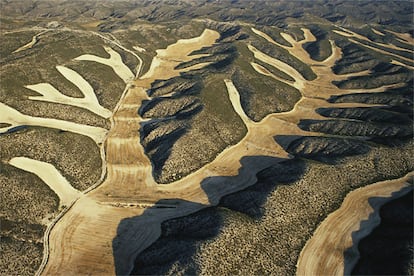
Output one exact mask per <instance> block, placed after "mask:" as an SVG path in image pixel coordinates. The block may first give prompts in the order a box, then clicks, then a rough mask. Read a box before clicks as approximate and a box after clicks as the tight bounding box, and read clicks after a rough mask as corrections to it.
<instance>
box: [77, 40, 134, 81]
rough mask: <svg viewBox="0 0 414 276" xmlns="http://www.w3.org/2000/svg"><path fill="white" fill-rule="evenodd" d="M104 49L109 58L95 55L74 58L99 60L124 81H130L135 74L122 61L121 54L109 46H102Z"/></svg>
mask: <svg viewBox="0 0 414 276" xmlns="http://www.w3.org/2000/svg"><path fill="white" fill-rule="evenodd" d="M104 48H105V51H106V52H107V53H108V54H109V58H102V57H98V56H95V55H89V54H87V55H82V56H79V57H77V58H75V60H86V61H94V62H99V63H102V64H105V65H108V66H110V67H111V68H112V69H113V70H114V72H115V74H117V75H118V76H119V77H120V78H121V79H122V80H123V81H124V82H125V83H128V82H130V81H132V80H133V79H134V78H135V76H134V74H133V73H132V72H131V70H130V69H129V68H128V66H126V65H125V64H124V63H123V62H122V58H121V55H120V54H119V53H118V52H115V51H114V50H113V49H112V48H111V47H108V46H104Z"/></svg>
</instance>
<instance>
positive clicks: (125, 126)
mask: <svg viewBox="0 0 414 276" xmlns="http://www.w3.org/2000/svg"><path fill="white" fill-rule="evenodd" d="M302 30H303V32H304V37H305V38H304V39H303V40H301V41H296V40H294V39H293V37H292V36H290V35H288V34H284V33H282V37H283V38H284V39H285V40H286V41H288V42H289V43H290V44H291V46H290V47H288V46H284V45H281V44H278V43H277V42H275V41H274V40H272V39H271V38H270V37H269V36H268V35H266V34H265V33H263V32H260V31H258V30H256V29H253V32H254V33H255V34H257V35H259V36H262V37H263V38H265V39H267V40H268V42H270V43H272V44H275V45H277V46H278V47H282V48H284V49H286V50H287V51H288V52H289V53H290V54H291V55H292V56H294V57H296V58H297V59H299V60H301V61H303V62H304V63H306V64H308V65H309V66H310V67H311V69H312V70H313V71H314V73H315V74H316V75H317V78H316V79H314V80H312V81H309V80H306V79H305V78H304V77H303V76H302V74H301V73H299V72H298V71H297V70H296V69H295V68H293V67H292V66H290V65H289V64H287V63H285V62H283V61H281V60H278V59H276V58H272V57H270V56H268V55H266V54H264V53H263V52H260V51H259V50H258V49H256V48H254V47H253V46H249V50H250V51H251V52H252V53H253V54H254V57H255V58H256V59H258V60H260V61H262V62H264V63H266V64H268V65H270V66H273V67H276V68H277V69H279V70H280V71H282V72H284V73H286V74H288V75H289V76H291V77H292V78H293V79H294V81H293V82H289V81H283V82H284V83H285V84H288V85H290V86H293V87H295V88H297V89H299V90H300V92H301V94H302V99H301V100H300V101H298V102H297V104H296V105H295V107H294V109H293V110H291V111H289V112H284V113H279V114H270V115H268V116H266V117H265V118H264V119H263V120H261V121H260V122H253V121H252V120H250V118H249V117H248V116H247V115H246V113H245V112H244V110H243V108H242V106H241V103H240V95H239V92H238V91H237V89H236V87H235V86H234V85H233V83H232V81H231V80H227V79H226V80H223V81H224V82H225V85H226V88H227V91H228V96H229V99H230V101H231V103H232V106H233V108H234V110H235V112H236V113H237V114H238V115H239V116H240V117H241V119H242V120H243V122H244V124H245V125H246V127H247V130H248V131H247V134H246V136H245V137H244V138H243V139H242V140H241V141H240V142H239V143H237V144H236V145H234V146H231V147H228V148H227V149H225V150H224V151H223V152H221V153H220V154H219V155H218V156H217V157H216V158H215V159H214V160H213V161H212V162H210V163H209V164H207V165H205V166H204V167H202V168H201V169H199V170H197V171H196V172H194V173H192V174H190V175H188V176H186V177H184V178H182V179H180V180H178V181H176V182H173V183H170V184H169V185H159V184H157V183H156V182H155V180H154V178H153V175H152V166H151V162H150V160H149V159H148V157H147V155H146V154H145V152H144V149H143V147H142V145H141V143H140V133H139V130H140V127H141V125H140V123H142V122H144V119H142V118H141V117H139V115H138V114H137V110H138V109H139V108H140V107H141V103H142V101H143V100H148V99H150V98H149V96H148V95H147V93H146V90H147V89H148V88H150V84H151V83H152V82H153V81H154V80H156V79H169V78H171V77H174V76H178V75H179V74H180V72H185V71H189V70H193V69H196V68H201V67H203V66H206V65H207V64H208V63H201V64H198V65H196V66H192V67H188V68H185V69H178V70H176V69H174V68H175V67H176V66H177V65H178V64H180V63H182V62H187V61H191V60H193V59H196V58H199V57H202V56H204V55H193V56H190V55H189V54H190V53H191V52H193V51H195V50H199V49H201V48H203V47H208V46H211V45H213V44H214V43H215V42H216V40H217V39H218V38H219V34H218V33H217V32H215V31H212V30H208V29H206V30H205V31H204V32H203V33H202V34H201V35H200V36H199V37H195V38H192V39H185V40H179V41H177V42H176V43H175V44H172V45H170V46H168V47H167V48H166V49H161V50H158V51H157V56H156V57H154V59H153V61H152V63H151V66H150V69H149V70H148V72H147V73H145V74H144V75H142V77H141V78H139V79H135V80H134V78H135V76H134V75H133V73H132V72H131V70H130V69H129V68H128V67H127V66H126V65H125V64H124V63H123V62H122V59H121V56H120V55H119V53H117V52H115V51H114V50H113V49H111V48H109V47H105V50H106V52H107V53H108V54H109V55H110V57H109V58H102V57H98V56H94V55H90V54H87V55H82V56H80V57H78V58H76V60H78V61H90V62H98V63H102V64H105V65H108V66H110V67H111V68H112V69H113V71H114V72H115V73H116V74H117V75H118V76H119V77H120V78H121V79H122V80H123V81H124V82H125V84H126V88H125V92H124V94H123V96H122V97H121V100H120V102H119V103H118V104H117V106H116V108H115V110H114V112H113V113H112V116H111V117H110V119H111V122H112V126H111V129H110V131H109V132H107V131H106V130H104V129H100V128H96V127H92V126H86V125H80V124H75V123H71V122H66V121H60V120H54V119H47V118H38V117H32V116H27V115H24V114H22V113H20V112H18V111H16V110H14V109H12V108H10V107H8V106H6V105H4V104H0V114H1V115H0V119H1V120H0V122H5V123H7V124H9V125H10V126H8V127H6V128H4V129H3V130H4V131H7V130H9V129H10V128H11V127H15V126H20V125H40V126H45V127H51V128H57V129H62V130H67V131H72V132H75V133H79V134H82V135H85V136H88V137H90V138H92V139H93V140H94V141H95V142H96V143H97V144H98V145H102V144H104V147H105V148H104V149H105V153H106V158H105V161H106V162H105V164H104V165H103V166H104V167H105V168H106V171H107V176H106V179H105V181H104V182H103V183H102V184H101V185H100V186H98V187H97V188H96V189H91V190H90V191H88V193H84V194H82V195H80V194H79V192H77V191H76V190H75V191H74V190H71V189H70V188H69V186H70V185H69V183H66V182H65V181H64V180H63V179H61V178H60V177H59V174H58V172H57V171H55V170H53V168H51V167H49V169H50V170H51V171H53V172H54V173H53V174H52V176H50V177H52V178H48V177H46V176H44V175H43V174H42V173H41V168H44V167H45V166H46V167H47V166H48V165H45V164H40V163H36V162H33V161H28V160H26V159H15V160H12V161H11V164H12V165H15V166H18V167H20V168H22V169H25V170H27V171H31V172H33V173H35V174H37V175H39V176H40V177H41V178H42V179H43V180H44V181H45V182H46V183H47V184H48V185H49V186H50V187H51V188H52V189H53V190H55V191H56V193H57V194H58V195H59V197H60V198H61V200H62V202H65V203H67V202H72V203H71V204H69V205H68V207H67V208H66V209H65V210H64V212H63V213H62V214H61V216H60V217H59V220H56V221H55V222H56V223H55V224H53V228H51V227H50V228H49V231H50V230H51V231H50V236H49V231H48V232H47V237H46V239H48V241H49V246H47V245H46V251H45V252H46V253H45V259H44V262H43V265H42V266H41V268H40V269H39V272H43V273H44V274H45V275H49V274H50V275H58V274H65V275H66V274H114V273H115V260H116V261H117V263H116V265H117V267H118V269H117V271H116V273H118V274H127V273H129V272H130V271H131V269H132V266H133V262H134V260H135V258H136V256H137V254H138V253H139V252H140V251H142V250H143V249H145V248H146V247H148V246H149V245H150V244H151V243H153V242H154V241H155V240H156V239H157V238H158V237H159V235H160V231H161V230H160V225H161V223H162V222H163V221H165V220H167V219H170V218H175V217H179V216H184V215H188V214H191V213H193V212H195V211H197V210H199V209H201V208H204V207H206V206H210V205H216V204H217V203H218V202H219V200H220V198H222V197H223V196H224V195H227V194H230V193H233V192H236V191H240V190H241V189H244V188H246V187H248V186H250V185H253V184H254V183H256V181H257V179H256V173H257V172H259V171H261V170H263V169H265V168H267V167H269V166H270V165H273V164H275V163H277V162H280V161H284V160H286V159H289V158H291V156H290V155H289V154H288V153H287V152H286V151H285V150H284V149H283V147H282V146H281V145H279V144H277V143H275V141H274V136H277V135H288V136H292V135H298V136H305V135H306V136H320V135H322V134H321V133H314V132H308V131H304V130H302V129H300V128H299V127H298V125H297V123H298V122H299V120H301V119H322V117H321V115H319V114H317V113H316V112H315V109H317V108H320V107H369V106H375V105H367V104H356V103H355V104H335V103H328V102H327V101H325V100H326V99H328V98H330V97H331V96H334V95H344V94H349V93H358V92H362V91H360V90H358V89H339V88H338V87H336V86H335V85H334V84H333V83H332V81H334V80H336V81H337V80H344V79H347V78H350V77H352V76H356V75H368V74H370V72H369V71H362V72H357V73H353V74H348V75H336V74H334V73H333V71H332V67H333V66H334V64H335V62H336V61H338V60H340V59H341V58H342V50H341V49H340V48H339V47H338V46H336V45H335V43H334V42H333V41H331V42H330V43H331V48H332V54H331V56H330V57H328V58H326V59H325V60H323V61H315V60H313V59H312V58H311V57H310V56H309V54H308V53H307V52H306V51H305V50H304V49H303V45H304V44H305V43H307V42H312V41H315V40H316V38H315V36H314V35H313V34H312V33H311V32H310V31H309V30H308V29H302ZM339 34H340V33H339ZM355 43H357V42H355ZM358 43H360V42H358ZM364 46H366V45H364ZM366 47H371V46H366ZM375 49H377V48H375ZM381 51H383V50H381ZM387 54H389V55H395V54H392V53H389V52H387ZM399 58H400V60H404V59H403V58H402V57H400V56H399ZM251 65H252V66H253V68H254V69H255V70H256V71H257V72H258V73H260V74H264V75H266V76H269V77H273V78H276V79H278V80H280V78H278V77H276V76H274V75H273V74H272V73H270V72H269V71H267V70H265V69H264V68H263V67H261V66H259V65H258V64H257V63H254V62H252V63H251ZM141 66H142V62H141ZM406 66H408V65H406ZM58 70H59V71H60V72H61V73H62V74H63V75H64V76H65V77H66V78H67V79H68V80H70V81H72V82H74V83H75V82H76V83H77V86H78V88H79V89H80V90H81V91H82V92H83V94H84V96H85V98H82V99H79V100H74V99H73V98H71V99H66V98H62V97H64V96H63V95H61V94H60V92H59V91H57V90H56V89H53V87H50V86H47V85H46V84H40V86H39V85H38V86H31V87H29V88H30V89H33V90H35V91H37V92H39V93H41V94H42V95H43V96H40V97H37V98H32V99H34V100H47V101H55V102H59V101H66V104H72V105H75V106H76V105H77V106H79V107H82V108H86V109H90V110H91V111H94V112H95V113H96V112H99V114H101V115H102V116H103V117H108V116H109V115H110V114H109V113H108V112H107V111H103V110H98V109H100V107H99V106H100V105H99V103H98V102H97V100H96V96H94V95H92V94H94V92H93V89H92V90H91V87H90V86H89V84H88V83H86V81H84V80H83V79H82V78H81V77H80V76H78V75H77V73H76V72H74V71H73V70H70V69H67V68H65V67H58ZM138 72H140V69H139V70H138ZM131 84H133V85H131ZM399 86H401V84H395V85H391V86H389V85H388V86H382V87H379V88H375V89H365V90H364V91H363V92H365V93H367V92H372V93H376V92H381V91H385V90H386V89H389V88H394V87H399ZM40 98H41V99H40ZM68 98H69V97H68ZM97 114H98V113H97ZM252 156H262V157H267V158H261V159H260V161H257V159H254V158H248V157H252ZM19 162H20V163H19ZM220 176H234V177H232V178H227V179H226V185H222V182H221V181H222V179H221V178H220ZM54 181H55V182H56V183H55V184H51V182H54ZM58 183H60V184H58ZM56 185H57V186H56ZM68 185H69V186H68ZM390 188H391V189H392V190H389V192H392V191H395V190H398V189H399V188H400V186H396V187H393V188H392V187H390ZM394 188H395V189H394ZM163 199H174V200H173V201H170V202H169V203H168V202H167V203H165V204H164V203H157V202H159V201H160V200H163ZM61 204H63V203H61ZM157 207H168V208H157ZM364 210H365V209H364V208H363V209H362V210H359V209H358V210H357V212H359V211H361V212H362V213H361V214H363V213H364V212H365V211H364ZM125 219H129V220H125ZM341 231H342V230H341ZM315 235H316V234H315ZM321 236H322V237H323V236H324V235H323V234H322V235H321ZM324 245H326V244H323V245H322V246H324ZM327 252H329V251H327ZM306 258H307V257H303V259H306ZM333 262H335V263H334V265H333V266H341V265H342V266H343V262H342V263H341V261H338V260H334V261H333ZM318 272H319V271H318ZM320 272H321V273H322V274H326V273H325V272H324V271H320Z"/></svg>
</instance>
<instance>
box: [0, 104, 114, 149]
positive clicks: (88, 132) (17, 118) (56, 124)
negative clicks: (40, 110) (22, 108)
mask: <svg viewBox="0 0 414 276" xmlns="http://www.w3.org/2000/svg"><path fill="white" fill-rule="evenodd" d="M0 122H2V123H6V124H9V125H10V126H8V127H5V128H0V134H1V133H5V132H8V131H9V130H11V129H12V128H15V127H19V126H40V127H49V128H54V129H60V130H64V131H70V132H73V133H77V134H81V135H85V136H88V137H89V138H91V139H92V140H94V141H95V142H96V143H97V144H101V143H103V141H104V139H105V136H106V134H107V132H108V131H107V130H106V129H104V128H100V127H94V126H88V125H82V124H77V123H73V122H68V121H64V120H57V119H51V118H41V117H34V116H29V115H25V114H22V113H20V112H19V111H17V110H15V109H13V108H11V107H9V106H8V105H5V104H3V103H0Z"/></svg>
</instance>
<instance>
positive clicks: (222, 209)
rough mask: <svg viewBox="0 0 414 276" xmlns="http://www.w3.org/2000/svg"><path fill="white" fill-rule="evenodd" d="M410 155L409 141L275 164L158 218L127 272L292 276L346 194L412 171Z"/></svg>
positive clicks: (136, 273)
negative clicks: (197, 206)
mask: <svg viewBox="0 0 414 276" xmlns="http://www.w3.org/2000/svg"><path fill="white" fill-rule="evenodd" d="M413 154H414V152H413V144H412V143H408V144H405V145H404V146H402V147H400V148H399V149H396V148H387V147H382V146H377V147H374V148H372V149H371V151H370V152H369V153H366V154H362V155H359V156H357V157H347V158H340V162H338V163H337V164H327V163H322V162H313V161H306V160H301V159H299V158H297V159H296V158H295V159H293V160H290V161H287V162H283V163H280V164H276V165H274V166H272V167H269V168H268V169H265V170H263V171H262V172H260V173H258V174H257V178H258V181H257V183H256V184H254V185H253V186H251V187H249V188H247V189H246V190H243V191H240V192H237V193H235V194H231V195H228V196H225V197H224V198H222V199H221V201H220V203H219V204H218V206H216V207H212V208H208V209H204V210H202V211H200V212H198V213H195V214H193V215H190V216H186V217H183V218H177V219H173V220H169V221H166V222H164V223H163V224H162V235H161V237H160V239H159V240H158V241H157V242H155V243H154V244H153V245H152V246H150V247H149V248H147V249H146V250H144V251H143V252H142V253H141V254H140V255H139V256H138V258H137V259H136V267H135V270H133V273H132V274H134V275H142V274H150V275H171V274H190V275H194V274H208V275H223V274H231V275H246V274H255V275H267V274H276V275H294V274H295V269H296V267H295V266H296V262H297V258H298V256H299V253H300V251H301V250H302V248H303V246H304V245H305V243H306V241H307V240H308V239H309V238H310V237H311V236H312V234H313V231H314V230H315V229H316V227H317V226H318V225H319V223H320V222H321V221H322V220H323V219H324V218H325V217H326V216H327V215H329V214H330V213H331V212H333V211H335V210H336V209H337V208H339V206H340V204H341V202H342V200H343V198H344V197H345V195H346V194H347V193H348V192H350V191H352V190H354V189H355V188H358V187H362V186H364V185H367V184H371V183H374V182H376V181H379V180H381V179H392V178H396V177H399V176H402V175H404V174H405V173H406V172H408V171H412V170H413V169H414V166H413V163H412V155H413ZM300 156H301V155H298V157H300ZM405 208H406V207H405ZM399 229H401V231H403V229H402V228H399ZM401 235H409V233H406V234H401ZM384 250H386V249H384ZM407 253H408V256H406V258H407V257H408V258H409V256H410V254H411V253H410V252H407ZM408 260H410V258H409V259H408ZM385 262H386V261H385ZM399 271H400V270H399ZM406 272H407V271H406V270H405V272H404V273H406Z"/></svg>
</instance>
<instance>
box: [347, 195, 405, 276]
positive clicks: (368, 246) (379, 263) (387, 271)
mask: <svg viewBox="0 0 414 276" xmlns="http://www.w3.org/2000/svg"><path fill="white" fill-rule="evenodd" d="M380 217H381V222H380V224H379V225H378V226H377V227H376V228H375V229H374V230H373V231H372V232H371V233H370V234H369V235H368V236H367V237H365V238H364V239H362V240H361V241H360V242H359V245H358V251H359V254H360V259H359V261H358V263H357V264H356V266H355V268H354V269H353V271H352V275H404V274H407V272H408V273H409V274H410V275H412V272H413V259H412V258H413V193H412V192H411V193H408V194H406V195H405V196H403V197H401V198H397V199H395V200H392V201H391V202H388V203H386V204H385V205H384V206H382V207H381V209H380Z"/></svg>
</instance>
